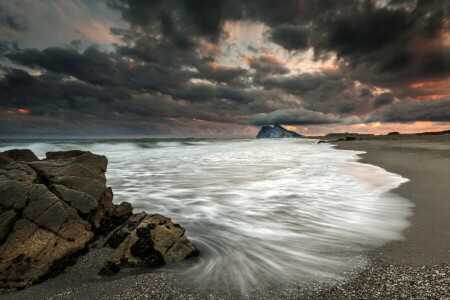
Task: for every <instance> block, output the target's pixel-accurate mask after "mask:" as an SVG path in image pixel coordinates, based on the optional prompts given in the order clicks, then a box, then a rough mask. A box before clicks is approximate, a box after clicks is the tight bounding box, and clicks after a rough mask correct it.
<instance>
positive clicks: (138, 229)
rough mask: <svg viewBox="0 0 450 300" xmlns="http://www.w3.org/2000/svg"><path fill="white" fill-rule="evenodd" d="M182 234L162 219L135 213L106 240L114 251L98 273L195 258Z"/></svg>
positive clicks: (178, 226)
mask: <svg viewBox="0 0 450 300" xmlns="http://www.w3.org/2000/svg"><path fill="white" fill-rule="evenodd" d="M184 233H185V229H184V228H183V227H181V226H180V225H178V224H174V223H173V222H172V221H171V220H170V219H168V218H166V217H164V216H161V215H147V214H146V213H144V212H142V213H140V214H136V215H134V216H133V217H132V218H130V219H129V220H128V221H127V222H126V223H124V224H123V225H122V226H120V227H119V228H117V230H115V231H114V232H112V233H111V234H110V235H109V236H108V237H106V239H105V245H107V246H110V247H111V248H113V249H115V250H114V252H113V253H112V254H111V256H110V257H109V259H108V261H107V262H106V263H105V265H104V267H103V268H102V269H101V270H100V272H99V274H101V275H110V274H114V273H116V272H118V271H119V270H120V268H121V267H159V266H162V265H164V264H165V263H173V262H179V261H182V260H184V259H186V258H189V257H192V256H195V255H197V254H198V251H197V250H196V248H195V246H194V245H193V244H192V243H191V242H190V241H189V240H188V239H187V238H186V236H185V235H184Z"/></svg>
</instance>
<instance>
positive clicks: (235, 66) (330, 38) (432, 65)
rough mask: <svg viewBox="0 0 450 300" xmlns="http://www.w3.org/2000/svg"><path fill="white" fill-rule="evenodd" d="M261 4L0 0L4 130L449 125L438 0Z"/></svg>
mask: <svg viewBox="0 0 450 300" xmlns="http://www.w3.org/2000/svg"><path fill="white" fill-rule="evenodd" d="M269 2H270V1H269ZM269 2H267V3H266V2H258V1H232V0H230V1H228V0H227V1H175V0H173V1H161V2H158V3H153V4H152V3H150V2H149V3H146V2H145V1H144V2H142V1H137V0H129V1H126V0H111V1H109V0H102V1H95V2H93V1H86V0H76V1H67V2H65V1H61V2H54V1H6V0H0V8H1V10H0V24H1V29H0V32H1V34H2V40H1V41H0V55H1V58H0V64H1V70H0V99H1V100H0V112H1V113H0V115H1V116H2V122H1V124H0V129H1V134H2V135H3V136H5V137H9V136H21V135H23V134H24V135H37V136H60V135H81V136H85V135H87V136H88V135H95V136H128V135H129V136H156V137H157V136H161V137H171V136H173V137H179V136H184V135H188V136H196V137H252V136H254V135H255V133H256V132H257V131H258V129H259V127H260V126H261V125H267V124H273V123H280V124H284V125H286V126H289V127H288V128H291V129H292V130H296V131H298V132H299V133H301V134H305V135H315V134H326V133H328V132H361V133H375V134H381V133H387V132H389V131H401V132H405V133H410V132H417V131H436V130H446V129H448V128H450V22H449V16H448V12H449V11H450V10H449V3H448V1H415V0H414V1H413V0H407V1H381V0H371V1H349V2H345V1H344V2H339V1H331V2H329V3H328V2H326V1H325V2H321V1H289V2H280V3H278V4H277V5H276V6H275V7H274V6H273V5H269V4H268V3H269ZM337 11H339V13H336V12H337ZM268 12H270V13H268ZM38 124H41V125H42V126H38Z"/></svg>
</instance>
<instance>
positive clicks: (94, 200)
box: [0, 150, 195, 293]
mask: <svg viewBox="0 0 450 300" xmlns="http://www.w3.org/2000/svg"><path fill="white" fill-rule="evenodd" d="M106 168H107V159H106V157H104V156H101V155H95V154H92V153H90V152H84V151H66V152H49V153H47V155H46V159H43V160H39V159H38V158H37V157H36V156H35V155H34V154H33V153H32V152H31V151H30V150H11V151H6V152H2V153H0V293H5V292H9V291H14V290H17V289H22V288H25V287H27V286H30V285H32V284H33V283H36V282H40V281H42V280H44V279H46V278H47V277H49V276H51V275H54V273H55V272H57V271H60V270H62V269H63V268H64V267H65V265H66V264H67V261H68V260H70V259H71V258H73V257H76V256H77V255H79V254H80V253H81V252H83V251H86V250H87V249H88V246H89V244H90V243H91V242H92V241H93V240H95V239H98V238H99V237H100V236H102V235H108V239H107V240H106V243H105V244H106V245H109V246H116V245H117V246H116V247H115V248H116V250H115V251H114V252H113V257H112V258H111V262H114V263H115V264H117V265H118V263H117V259H116V258H117V257H120V256H121V255H122V254H123V255H122V256H123V259H122V258H121V259H119V260H121V261H122V262H123V263H122V265H127V266H147V267H153V266H157V265H161V263H166V262H175V261H180V260H182V259H184V258H185V257H188V256H189V255H192V254H193V253H195V247H194V246H193V245H192V244H191V243H190V242H189V241H188V240H187V239H186V237H185V236H184V229H182V228H181V227H179V226H178V225H177V224H173V223H172V222H171V221H170V220H169V219H167V218H165V217H162V216H157V215H154V216H148V215H147V214H145V213H140V214H137V215H132V211H133V208H132V206H131V205H130V204H129V203H127V202H124V203H121V204H120V205H114V204H113V202H112V200H113V193H112V190H111V188H109V187H107V186H106V177H105V172H106ZM163 220H164V221H163ZM163 222H165V223H164V224H162V223H163ZM150 224H153V225H150ZM152 226H155V228H153V229H151V230H150V229H149V228H150V227H152ZM161 226H163V227H164V228H165V230H162V228H161ZM169 228H170V229H169ZM110 232H112V233H111V234H110ZM144 232H148V234H147V235H145V234H144ZM119 237H120V238H119ZM121 239H122V241H121V243H118V241H119V240H121ZM114 241H116V243H114ZM170 243H171V244H170ZM168 244H170V247H169V248H167V249H166V248H164V247H163V246H162V245H168ZM127 249H128V250H127ZM122 250H123V251H122ZM150 250H151V251H150ZM120 251H122V252H120ZM127 251H128V252H127ZM157 253H159V255H160V256H162V261H158V263H147V262H151V261H153V260H154V257H155V255H156V256H157V255H158V254H157ZM146 255H148V256H146ZM158 257H159V256H158ZM125 262H126V264H125Z"/></svg>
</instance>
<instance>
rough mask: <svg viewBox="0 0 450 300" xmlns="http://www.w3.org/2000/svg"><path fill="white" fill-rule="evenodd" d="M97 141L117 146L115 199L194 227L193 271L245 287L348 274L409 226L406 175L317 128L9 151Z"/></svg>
mask: <svg viewBox="0 0 450 300" xmlns="http://www.w3.org/2000/svg"><path fill="white" fill-rule="evenodd" d="M13 148H29V149H31V150H32V151H34V152H35V153H36V155H38V156H39V157H40V158H42V157H44V156H45V152H47V151H61V150H71V149H81V150H88V151H91V152H93V153H97V154H103V155H106V156H107V157H108V160H109V165H108V171H107V179H108V185H109V186H111V187H112V188H113V191H114V202H115V203H120V202H122V201H128V202H130V203H132V205H133V206H134V207H135V212H139V211H142V210H144V211H146V212H148V213H151V214H153V213H159V214H163V215H165V216H167V217H170V218H172V220H173V221H174V222H175V223H180V224H181V225H182V226H183V227H185V228H186V234H187V236H188V238H189V239H190V240H191V241H193V242H194V243H195V244H196V246H197V247H198V248H199V250H200V253H201V255H200V256H199V257H198V258H196V259H195V260H194V261H192V262H190V263H187V264H183V265H182V266H181V268H182V272H183V274H186V273H187V275H188V278H189V279H190V280H192V281H193V282H194V283H198V284H203V285H212V284H218V285H220V286H222V287H228V286H229V287H238V288H241V289H245V288H248V287H257V286H259V285H261V284H263V283H264V282H267V281H269V282H306V281H308V280H320V279H325V278H333V279H339V278H343V277H345V274H346V273H347V272H349V271H352V270H353V269H354V268H356V267H361V266H362V265H364V262H365V259H364V255H363V254H364V252H365V251H368V250H371V249H373V248H375V247H378V246H381V245H383V244H384V243H387V242H389V241H393V240H398V239H401V238H402V235H401V232H402V231H403V230H404V229H405V228H407V227H408V222H407V221H406V218H407V217H408V216H410V214H411V206H412V204H411V203H410V202H409V201H407V200H406V199H403V198H401V197H399V196H396V195H394V194H392V193H389V190H391V189H393V188H395V187H397V186H398V185H400V184H401V183H403V182H405V181H407V179H405V178H402V177H401V176H399V175H397V174H393V173H389V172H387V171H385V170H383V169H381V168H378V167H375V166H371V165H366V164H361V163H357V162H356V160H357V154H358V152H355V151H344V150H336V149H334V148H333V147H332V146H331V145H328V144H320V145H318V144H317V141H315V140H309V139H268V140H257V139H230V140H219V139H167V140H156V139H142V140H41V141H2V142H1V143H0V151H5V150H8V149H13Z"/></svg>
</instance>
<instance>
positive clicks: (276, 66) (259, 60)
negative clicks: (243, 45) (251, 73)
mask: <svg viewBox="0 0 450 300" xmlns="http://www.w3.org/2000/svg"><path fill="white" fill-rule="evenodd" d="M245 59H246V60H247V62H248V64H249V66H250V67H251V68H252V69H254V70H256V71H257V73H258V75H269V74H287V73H289V72H290V70H289V68H287V67H286V66H285V65H284V64H283V63H282V62H281V61H280V60H279V59H277V58H276V57H274V56H272V55H261V56H259V57H256V56H251V57H246V58H245Z"/></svg>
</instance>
